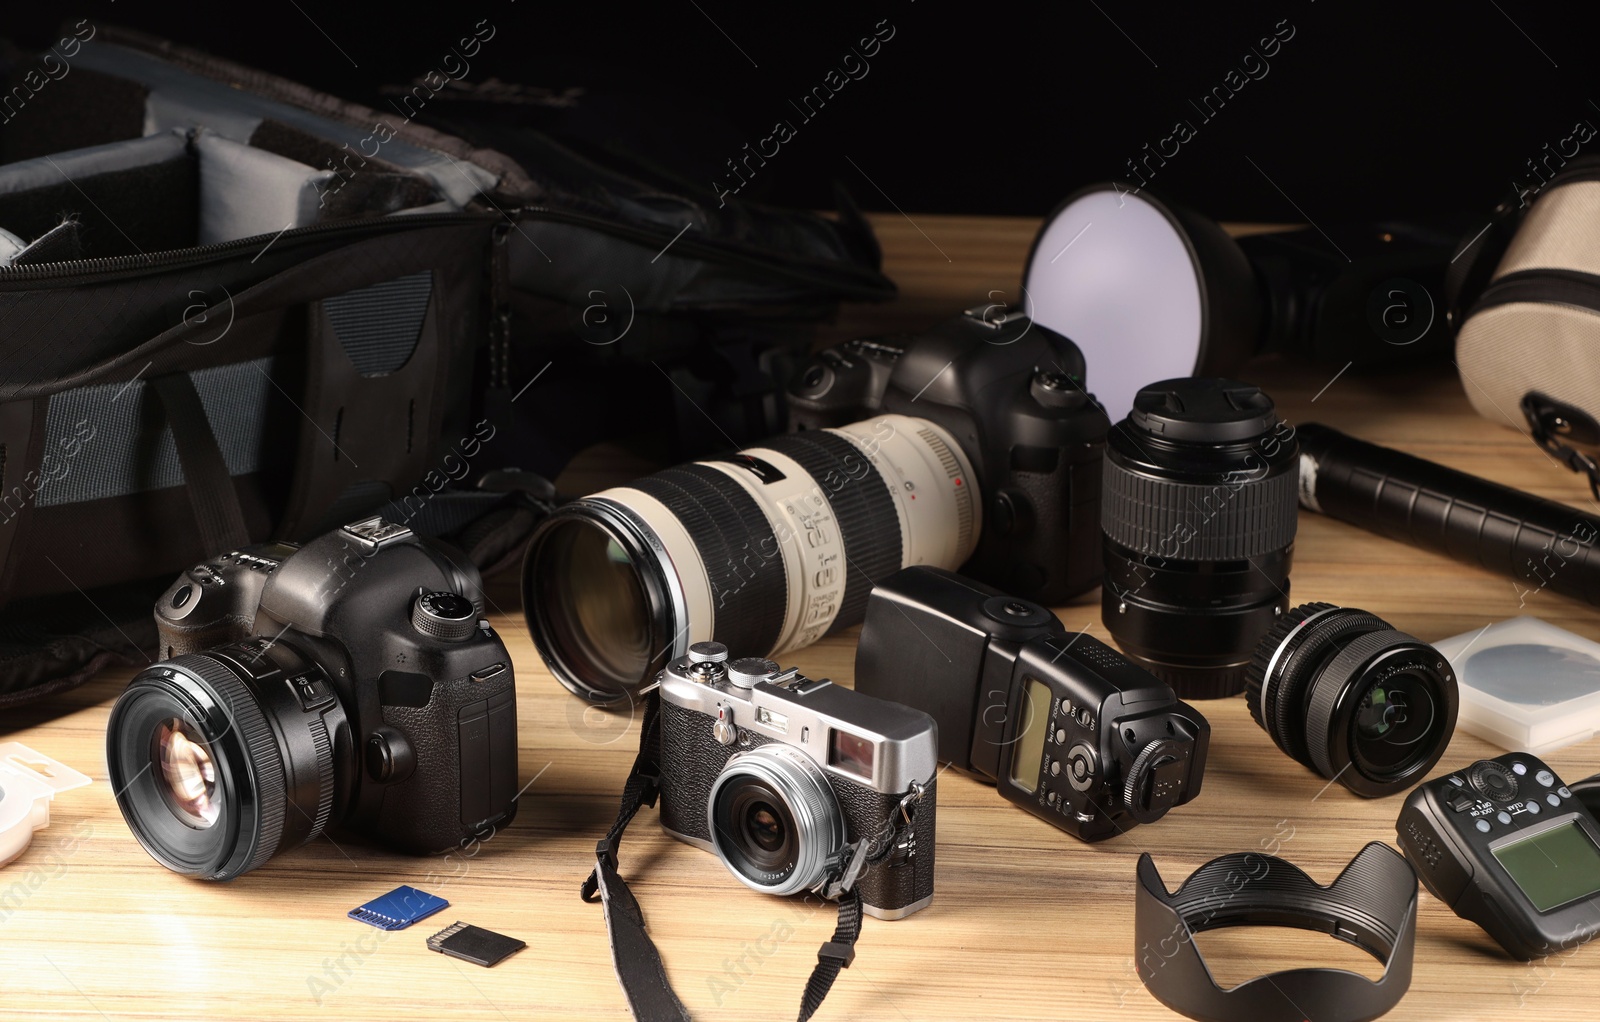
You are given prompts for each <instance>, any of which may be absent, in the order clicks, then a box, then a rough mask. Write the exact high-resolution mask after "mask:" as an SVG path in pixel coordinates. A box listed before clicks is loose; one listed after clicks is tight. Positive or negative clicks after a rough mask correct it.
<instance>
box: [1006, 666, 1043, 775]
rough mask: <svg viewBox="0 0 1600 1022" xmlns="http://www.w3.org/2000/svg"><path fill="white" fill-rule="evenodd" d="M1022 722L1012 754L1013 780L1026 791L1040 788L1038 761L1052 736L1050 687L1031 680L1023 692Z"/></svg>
mask: <svg viewBox="0 0 1600 1022" xmlns="http://www.w3.org/2000/svg"><path fill="white" fill-rule="evenodd" d="M1020 716H1021V720H1020V721H1019V722H1018V724H1017V744H1016V748H1014V749H1013V750H1012V752H1011V781H1012V783H1013V784H1015V785H1016V786H1017V787H1019V788H1021V789H1022V790H1023V791H1029V792H1031V791H1033V790H1034V789H1036V788H1038V787H1039V761H1040V759H1041V758H1042V757H1043V756H1044V740H1045V736H1046V735H1047V734H1049V733H1050V686H1049V685H1046V684H1045V683H1044V682H1042V681H1040V680H1039V679H1038V678H1029V679H1028V687H1027V688H1025V689H1023V692H1022V712H1021V715H1020Z"/></svg>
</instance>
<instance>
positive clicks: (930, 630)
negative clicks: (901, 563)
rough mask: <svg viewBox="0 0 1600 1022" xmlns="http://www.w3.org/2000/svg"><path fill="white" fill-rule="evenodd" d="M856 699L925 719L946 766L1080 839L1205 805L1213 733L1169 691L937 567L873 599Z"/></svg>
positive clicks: (1045, 618)
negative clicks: (888, 704) (934, 730)
mask: <svg viewBox="0 0 1600 1022" xmlns="http://www.w3.org/2000/svg"><path fill="white" fill-rule="evenodd" d="M856 690H857V691H858V692H862V693H867V694H870V695H874V696H877V697H879V698H880V699H891V700H894V701H896V702H902V703H905V704H907V705H908V706H915V707H918V708H920V709H923V710H926V711H927V712H929V713H930V714H932V715H933V718H934V720H935V721H937V722H938V734H939V758H940V759H941V760H945V761H948V762H950V763H953V764H955V765H956V766H958V767H960V768H961V769H963V770H967V771H970V772H972V773H976V774H978V775H980V776H982V777H984V778H985V779H987V780H990V781H993V782H994V783H995V784H996V785H997V786H998V788H999V790H1000V794H1001V795H1003V796H1005V797H1006V798H1007V799H1009V800H1010V801H1012V802H1014V803H1016V804H1017V805H1019V806H1021V807H1022V808H1024V809H1026V810H1028V811H1029V812H1030V813H1033V814H1034V815H1035V816H1037V817H1039V818H1040V819H1042V820H1045V821H1046V822H1047V823H1050V824H1052V825H1054V826H1056V827H1059V828H1061V829H1062V830H1064V831H1066V832H1067V833H1069V834H1072V835H1073V836H1075V837H1077V838H1080V839H1082V840H1084V841H1100V840H1103V839H1105V838H1108V837H1112V836H1115V835H1117V834H1120V833H1122V832H1123V831H1126V830H1127V829H1128V828H1129V827H1132V826H1133V825H1135V824H1138V823H1153V822H1155V821H1156V820H1159V819H1160V818H1161V817H1163V816H1165V815H1166V813H1167V811H1168V810H1169V809H1171V808H1173V807H1174V806H1178V805H1182V804H1183V803H1185V802H1188V801H1189V800H1191V799H1193V798H1194V797H1195V796H1196V795H1198V794H1199V793H1200V782H1201V778H1202V776H1203V774H1204V771H1205V762H1206V751H1207V747H1208V745H1209V743H1210V737H1211V726H1210V724H1208V723H1207V721H1206V719H1205V718H1204V717H1203V716H1201V715H1200V713H1199V712H1198V711H1196V710H1195V709H1194V708H1192V707H1190V706H1189V705H1188V704H1186V703H1183V702H1180V701H1179V700H1178V698H1177V697H1176V696H1175V695H1174V694H1173V691H1172V689H1171V687H1169V686H1168V685H1167V684H1165V683H1164V682H1162V681H1161V680H1160V679H1158V678H1156V677H1155V676H1154V675H1152V674H1150V673H1149V672H1148V671H1146V670H1144V669H1143V668H1140V667H1138V666H1136V665H1135V664H1133V663H1132V662H1131V661H1129V660H1128V659H1127V658H1126V657H1124V656H1122V654H1120V653H1118V652H1117V651H1116V650H1114V649H1112V648H1111V647H1110V646H1107V645H1106V644H1105V643H1103V642H1100V641H1099V640H1097V639H1095V638H1093V637H1092V636H1090V635H1087V634H1083V633H1079V634H1078V635H1075V636H1073V635H1068V634H1067V632H1066V629H1065V628H1064V627H1063V626H1062V624H1061V621H1060V620H1059V619H1058V618H1057V617H1056V616H1055V615H1054V614H1052V613H1050V611H1048V610H1046V609H1045V608H1044V607H1041V606H1039V605H1038V604H1035V603H1031V602H1029V601H1027V600H1019V599H1016V598H1015V597H1011V596H1006V595H1004V594H1002V593H1000V592H998V591H996V590H994V589H991V588H989V587H988V586H984V585H981V584H979V583H975V582H972V581H970V580H968V579H965V578H962V577H960V576H957V575H955V574H953V573H951V572H948V571H944V570H941V569H938V568H929V567H915V568H907V569H905V570H904V571H901V572H898V573H896V574H895V575H892V576H890V577H889V578H888V579H885V580H884V581H883V582H882V584H880V585H879V586H878V587H877V588H876V589H874V590H873V593H872V598H871V599H870V600H869V601H868V603H867V616H866V623H865V624H864V625H863V626H862V628H861V642H860V645H859V646H858V647H857V648H856Z"/></svg>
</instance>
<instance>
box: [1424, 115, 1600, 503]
mask: <svg viewBox="0 0 1600 1022" xmlns="http://www.w3.org/2000/svg"><path fill="white" fill-rule="evenodd" d="M1575 131H1576V132H1578V133H1577V134H1575V135H1574V136H1573V137H1572V138H1569V139H1566V140H1563V141H1564V142H1583V141H1587V139H1588V138H1590V137H1593V134H1594V129H1593V128H1591V127H1589V126H1588V125H1586V124H1580V125H1579V126H1578V129H1575ZM1584 131H1586V132H1587V135H1582V132H1584ZM1552 158H1553V159H1555V160H1556V167H1555V168H1550V167H1546V171H1547V172H1548V173H1549V175H1550V176H1549V177H1548V179H1545V178H1544V177H1543V176H1540V177H1535V178H1533V179H1532V180H1531V181H1530V182H1528V183H1525V184H1522V185H1518V186H1517V194H1516V196H1515V197H1513V198H1511V199H1508V200H1507V201H1506V202H1504V203H1502V204H1501V206H1500V207H1499V209H1498V210H1497V211H1496V215H1495V217H1494V218H1493V219H1492V220H1491V221H1490V223H1488V224H1487V225H1485V227H1484V229H1483V231H1481V232H1480V235H1479V237H1477V238H1475V239H1474V240H1473V241H1472V242H1471V243H1469V244H1468V245H1467V246H1466V247H1465V248H1464V249H1463V250H1462V251H1461V252H1460V253H1459V254H1458V256H1457V261H1458V265H1457V266H1453V267H1452V270H1453V271H1454V273H1455V279H1456V283H1457V286H1458V287H1459V289H1460V290H1461V291H1462V292H1464V293H1467V294H1470V295H1473V296H1474V297H1473V298H1472V300H1471V301H1470V303H1469V304H1466V306H1465V308H1464V310H1463V314H1462V315H1461V316H1460V326H1459V333H1458V334H1457V337H1456V364H1457V366H1458V367H1459V369H1460V373H1461V383H1462V387H1463V388H1464V389H1465V391H1466V394H1467V398H1468V400H1470V401H1471V402H1472V406H1473V408H1475V409H1476V410H1477V412H1478V414H1480V415H1482V416H1484V417H1485V418H1488V419H1492V420H1494V421H1496V422H1499V423H1502V424H1504V425H1507V426H1511V427H1513V428H1515V429H1518V430H1521V431H1523V432H1525V433H1531V434H1532V436H1533V438H1534V439H1535V440H1536V441H1537V442H1538V443H1539V444H1540V445H1541V446H1544V447H1545V448H1546V449H1547V450H1548V451H1550V453H1552V454H1553V455H1555V456H1556V457H1558V458H1559V459H1560V460H1561V461H1562V462H1563V463H1564V464H1566V465H1567V467H1569V468H1571V469H1573V470H1575V471H1582V472H1585V473H1586V474H1587V475H1588V476H1589V480H1590V485H1591V487H1592V488H1594V490H1595V492H1596V493H1597V494H1600V464H1597V462H1596V460H1595V452H1596V451H1597V450H1600V158H1597V157H1583V158H1580V159H1574V160H1571V161H1566V162H1564V163H1563V162H1562V161H1561V160H1560V158H1559V157H1547V162H1548V160H1549V159H1552ZM1474 277H1475V278H1477V279H1476V280H1474V279H1473V278H1474ZM1574 444H1576V445H1577V446H1576V447H1574V446H1573V445H1574ZM1583 448H1587V449H1588V450H1584V449H1583Z"/></svg>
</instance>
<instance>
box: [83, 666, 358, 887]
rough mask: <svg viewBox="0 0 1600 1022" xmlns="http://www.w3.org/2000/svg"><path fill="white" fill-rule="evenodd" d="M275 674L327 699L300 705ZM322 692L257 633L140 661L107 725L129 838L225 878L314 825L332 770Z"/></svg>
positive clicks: (177, 863) (324, 808) (157, 854)
mask: <svg viewBox="0 0 1600 1022" xmlns="http://www.w3.org/2000/svg"><path fill="white" fill-rule="evenodd" d="M285 678H294V679H304V680H305V683H306V686H309V689H308V690H317V691H325V692H327V693H329V700H328V702H329V704H330V705H328V706H327V707H325V708H319V712H307V711H306V709H305V707H304V706H303V705H302V700H301V698H300V697H298V696H297V692H299V691H301V688H300V687H297V686H293V685H284V684H272V682H281V681H282V680H283V679H285ZM319 683H320V686H321V688H320V689H316V686H317V685H318V684H319ZM331 692H332V690H331V688H329V687H328V683H327V680H326V679H325V678H324V677H323V676H322V673H321V670H320V669H319V668H317V667H315V666H314V665H312V664H311V662H310V661H308V660H306V659H305V658H303V657H301V656H300V654H299V653H298V652H297V651H295V650H294V649H292V648H291V647H289V646H288V645H287V644H285V643H282V642H278V643H273V642H268V641H266V640H260V639H257V640H252V641H250V642H244V643H236V644H234V645H231V646H223V647H220V648H218V649H215V650H210V651H207V652H204V653H190V654H186V655H184V656H180V657H177V658H175V659H173V660H168V661H165V662H163V663H160V664H157V665H155V666H153V667H149V668H146V669H145V670H144V671H141V672H140V673H139V674H138V675H137V676H136V677H135V678H134V679H133V681H132V682H130V683H129V685H128V689H127V691H126V692H125V693H124V694H123V696H122V697H121V698H120V699H118V700H117V703H116V705H115V707H113V709H112V711H111V719H110V721H109V722H108V724H107V726H106V761H107V764H108V767H109V771H110V777H111V784H112V787H113V788H114V790H115V791H116V792H117V803H118V805H119V806H120V807H121V809H122V814H123V816H124V817H125V818H126V819H127V821H128V826H129V827H130V828H131V829H132V830H133V833H134V836H135V837H137V838H138V839H139V843H140V844H142V845H143V846H144V848H145V850H146V851H147V852H149V853H150V855H151V856H152V857H154V858H155V859H156V860H157V861H158V862H160V863H162V864H163V865H164V866H166V867H167V868H168V869H171V870H174V871H175V872H178V873H185V874H188V875H190V876H200V877H205V878H207V879H211V880H231V879H233V878H234V877H237V876H240V875H241V874H244V873H248V872H249V871H251V870H253V869H255V868H256V867H257V866H260V865H262V864H263V863H265V862H266V861H267V860H268V859H270V858H272V856H274V855H276V854H277V853H278V852H279V851H281V850H283V849H286V848H290V847H293V846H295V845H299V844H303V843H305V842H307V841H310V840H311V839H312V838H314V837H316V836H317V835H318V834H320V833H322V831H323V829H324V828H325V827H326V826H327V825H328V823H329V820H330V818H331V817H332V815H333V811H334V809H335V801H336V793H337V792H336V783H335V779H336V775H337V774H338V773H340V772H341V771H339V770H337V769H336V764H335V753H334V735H333V734H332V731H333V730H336V729H337V728H339V727H340V726H342V724H343V721H344V711H343V710H342V709H340V707H339V704H338V703H337V701H336V700H333V699H332V698H331ZM322 709H325V710H326V715H325V714H324V712H320V710H322ZM330 725H331V726H330Z"/></svg>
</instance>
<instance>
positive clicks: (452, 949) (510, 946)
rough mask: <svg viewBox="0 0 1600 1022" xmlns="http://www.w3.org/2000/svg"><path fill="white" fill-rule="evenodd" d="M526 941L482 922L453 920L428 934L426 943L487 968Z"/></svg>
mask: <svg viewBox="0 0 1600 1022" xmlns="http://www.w3.org/2000/svg"><path fill="white" fill-rule="evenodd" d="M527 946H528V944H527V942H526V941H521V940H518V939H517V938H515V937H507V936H506V935H505V934H503V933H496V932H494V931H493V930H485V929H484V928H483V927H481V926H472V925H470V924H468V923H463V922H454V923H451V924H450V925H449V926H446V927H445V928H444V929H442V930H440V931H439V932H438V933H436V934H434V935H433V936H431V937H429V938H428V947H430V948H432V949H433V950H435V951H438V952H439V953H440V954H446V955H450V956H451V957H453V958H459V959H461V960H462V961H464V962H472V963H474V964H476V965H482V966H484V967H485V968H488V967H489V966H492V965H497V964H499V963H500V962H503V961H505V960H506V959H507V958H509V957H511V956H512V955H514V954H516V953H517V952H518V951H521V950H522V949H523V948H525V947H527Z"/></svg>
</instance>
